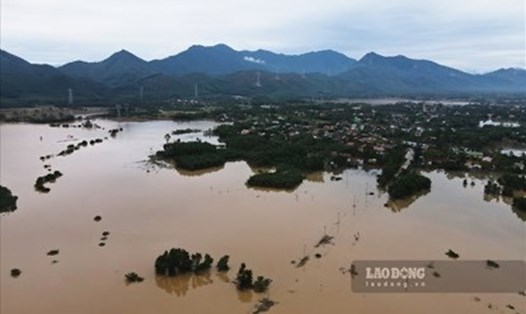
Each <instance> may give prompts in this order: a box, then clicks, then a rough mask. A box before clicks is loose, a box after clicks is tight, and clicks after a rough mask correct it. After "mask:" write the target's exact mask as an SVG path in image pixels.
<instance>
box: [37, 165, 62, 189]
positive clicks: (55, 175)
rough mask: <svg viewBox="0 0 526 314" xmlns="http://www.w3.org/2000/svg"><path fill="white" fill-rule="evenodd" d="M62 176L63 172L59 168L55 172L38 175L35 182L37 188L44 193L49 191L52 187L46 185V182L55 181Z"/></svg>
mask: <svg viewBox="0 0 526 314" xmlns="http://www.w3.org/2000/svg"><path fill="white" fill-rule="evenodd" d="M61 176H62V173H61V172H60V171H58V170H55V171H54V172H53V173H48V174H47V175H45V176H42V177H38V178H37V181H36V182H35V190H37V191H39V192H42V193H48V192H49V191H51V189H50V188H48V187H46V186H44V184H46V183H53V182H55V181H56V180H57V179H58V178H60V177H61Z"/></svg>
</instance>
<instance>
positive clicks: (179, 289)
mask: <svg viewBox="0 0 526 314" xmlns="http://www.w3.org/2000/svg"><path fill="white" fill-rule="evenodd" d="M155 283H156V284H157V287H159V288H161V289H163V290H164V291H166V292H167V293H169V294H174V295H176V296H178V297H184V296H185V295H186V294H187V293H188V291H189V290H190V288H192V290H193V289H197V288H200V287H204V286H207V285H209V284H212V283H214V281H213V280H212V278H211V275H210V272H205V273H202V274H200V275H194V274H185V275H181V276H176V277H169V276H155Z"/></svg>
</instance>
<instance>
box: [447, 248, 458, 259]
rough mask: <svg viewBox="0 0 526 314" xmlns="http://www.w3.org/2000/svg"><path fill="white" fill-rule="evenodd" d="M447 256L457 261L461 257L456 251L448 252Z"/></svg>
mask: <svg viewBox="0 0 526 314" xmlns="http://www.w3.org/2000/svg"><path fill="white" fill-rule="evenodd" d="M446 255H447V257H449V258H452V259H457V258H459V257H460V255H458V253H456V252H455V251H453V250H451V249H449V250H448V251H447V252H446Z"/></svg>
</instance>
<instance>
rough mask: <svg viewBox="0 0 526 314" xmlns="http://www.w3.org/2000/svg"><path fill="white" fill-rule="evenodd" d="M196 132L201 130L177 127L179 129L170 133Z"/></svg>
mask: <svg viewBox="0 0 526 314" xmlns="http://www.w3.org/2000/svg"><path fill="white" fill-rule="evenodd" d="M198 132H201V130H199V129H190V128H187V129H179V130H175V131H172V135H181V134H189V133H198Z"/></svg>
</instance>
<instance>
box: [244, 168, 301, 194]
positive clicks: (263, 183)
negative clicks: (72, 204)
mask: <svg viewBox="0 0 526 314" xmlns="http://www.w3.org/2000/svg"><path fill="white" fill-rule="evenodd" d="M304 178H305V176H304V175H303V174H302V173H301V172H298V171H294V170H277V171H276V172H272V173H269V172H265V173H258V174H255V175H253V176H251V177H250V178H249V179H248V180H247V185H248V186H252V187H265V188H276V189H287V190H291V189H294V188H296V187H297V186H298V185H300V184H301V182H303V179H304Z"/></svg>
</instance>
